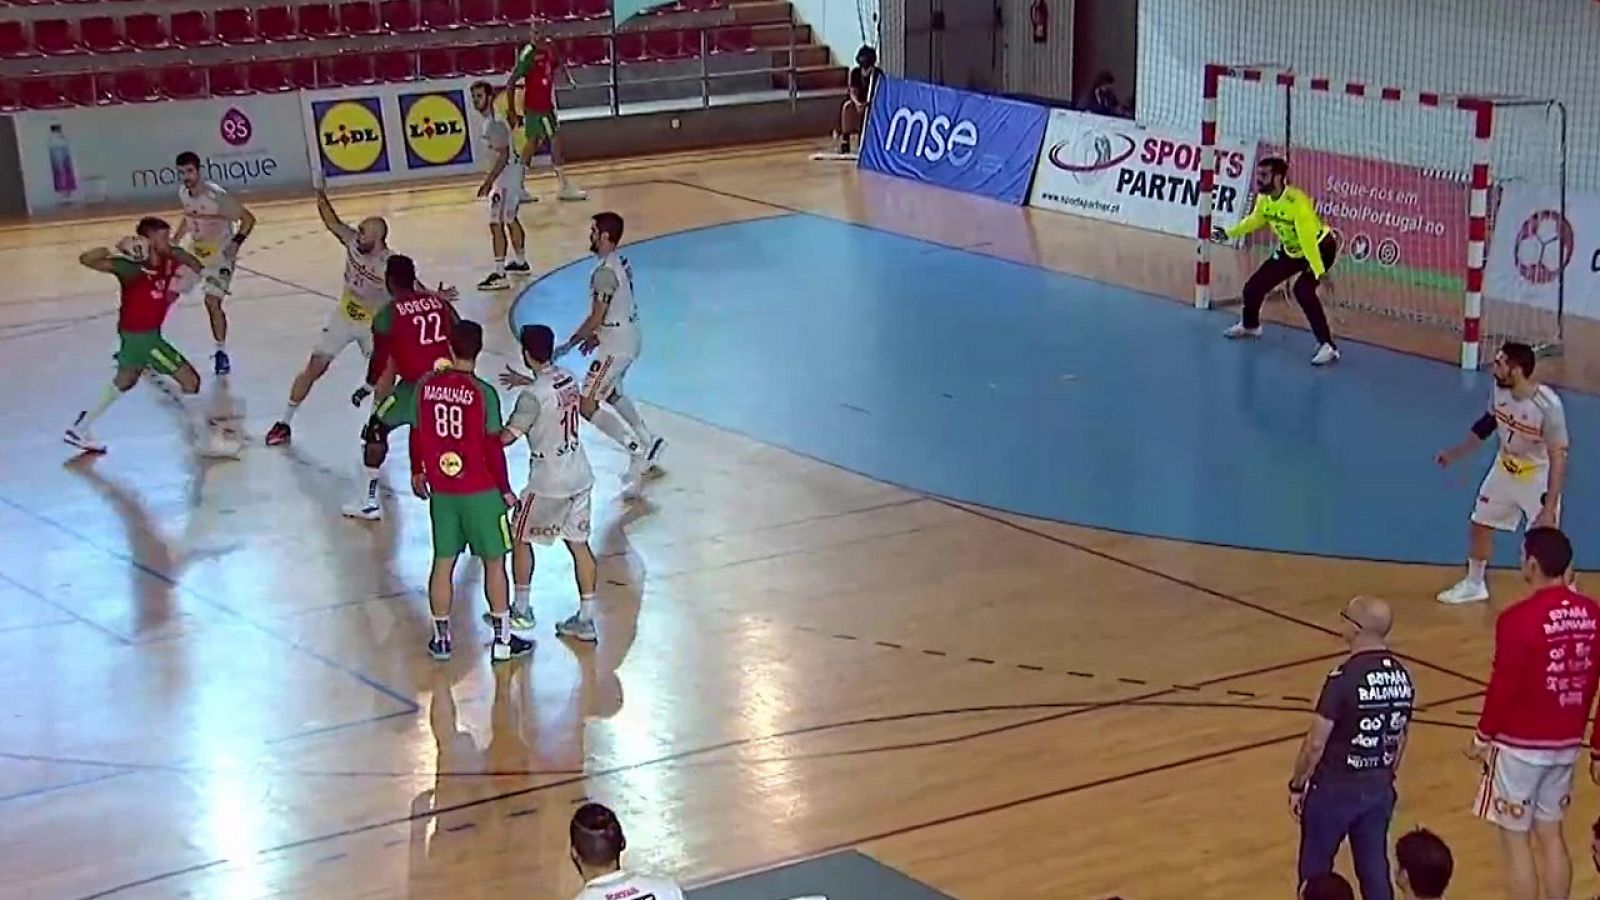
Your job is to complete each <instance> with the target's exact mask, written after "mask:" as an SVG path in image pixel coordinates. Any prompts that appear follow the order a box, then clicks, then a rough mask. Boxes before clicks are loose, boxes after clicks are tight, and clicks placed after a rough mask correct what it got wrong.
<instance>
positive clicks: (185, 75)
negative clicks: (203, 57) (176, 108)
mask: <svg viewBox="0 0 1600 900" xmlns="http://www.w3.org/2000/svg"><path fill="white" fill-rule="evenodd" d="M156 90H157V91H158V92H159V93H160V94H161V96H163V97H165V98H167V99H168V100H193V99H195V98H196V97H204V96H206V93H207V91H206V73H205V70H204V69H200V68H197V67H195V66H174V67H172V68H170V69H162V70H161V75H160V77H159V78H158V79H157V83H156Z"/></svg>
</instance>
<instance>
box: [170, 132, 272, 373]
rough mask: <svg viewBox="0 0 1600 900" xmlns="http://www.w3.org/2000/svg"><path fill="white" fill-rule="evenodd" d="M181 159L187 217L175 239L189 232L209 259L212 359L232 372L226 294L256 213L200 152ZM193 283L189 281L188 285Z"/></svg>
mask: <svg viewBox="0 0 1600 900" xmlns="http://www.w3.org/2000/svg"><path fill="white" fill-rule="evenodd" d="M176 163H177V166H178V177H179V178H181V179H182V180H183V184H182V185H180V186H179V187H178V202H179V203H181V204H183V221H181V222H179V223H178V233H177V234H176V235H174V237H173V242H174V243H180V244H181V243H182V242H183V238H184V236H185V235H188V236H189V237H191V238H192V239H193V242H192V243H191V244H190V247H191V248H192V250H193V252H194V255H195V256H196V257H198V258H199V260H200V261H201V262H202V263H205V266H206V268H205V272H204V273H203V275H202V277H201V278H200V279H199V280H200V281H201V283H202V284H203V285H204V291H205V300H206V317H207V318H208V319H210V320H211V337H212V338H213V339H215V340H216V342H217V349H216V352H215V353H213V354H212V362H213V364H214V370H215V372H216V374H218V375H226V374H228V373H229V372H232V371H233V361H232V360H230V359H229V358H228V314H227V313H226V312H224V311H223V309H222V300H223V298H224V297H226V296H227V295H228V290H229V288H230V287H232V285H233V270H234V260H235V258H236V257H237V256H238V255H239V248H240V247H241V246H243V245H244V242H245V240H246V239H248V238H249V237H250V232H251V231H253V230H255V227H256V217H255V215H254V214H252V213H251V212H250V210H248V209H246V208H245V206H244V204H242V203H240V202H239V201H238V199H237V198H235V197H234V196H233V195H232V194H229V193H228V192H227V191H225V190H223V189H222V186H221V185H218V184H216V183H214V182H210V181H206V180H205V179H203V178H202V177H201V175H200V157H199V155H197V154H195V153H193V152H190V151H187V150H186V151H184V152H183V153H179V154H178V158H177V160H176ZM190 286H191V285H185V286H184V288H183V290H185V291H187V290H188V288H189V287H190Z"/></svg>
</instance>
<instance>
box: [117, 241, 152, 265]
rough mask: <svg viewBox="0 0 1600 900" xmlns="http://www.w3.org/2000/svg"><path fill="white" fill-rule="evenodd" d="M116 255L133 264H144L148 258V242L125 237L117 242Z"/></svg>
mask: <svg viewBox="0 0 1600 900" xmlns="http://www.w3.org/2000/svg"><path fill="white" fill-rule="evenodd" d="M117 254H118V255H119V256H124V257H127V258H128V259H131V260H133V261H134V262H144V261H145V260H147V259H149V258H150V242H149V241H147V240H145V239H144V238H142V237H125V238H123V239H122V240H120V241H117Z"/></svg>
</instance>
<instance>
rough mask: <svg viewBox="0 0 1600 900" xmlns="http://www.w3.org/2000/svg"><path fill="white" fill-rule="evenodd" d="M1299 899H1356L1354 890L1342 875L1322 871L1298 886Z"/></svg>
mask: <svg viewBox="0 0 1600 900" xmlns="http://www.w3.org/2000/svg"><path fill="white" fill-rule="evenodd" d="M1300 900H1356V892H1355V889H1354V888H1352V887H1350V882H1348V881H1345V880H1344V876H1343V875H1340V874H1339V873H1338V872H1323V873H1322V874H1321V875H1317V876H1314V877H1312V878H1311V879H1309V880H1307V881H1306V883H1305V884H1302V885H1301V886H1300Z"/></svg>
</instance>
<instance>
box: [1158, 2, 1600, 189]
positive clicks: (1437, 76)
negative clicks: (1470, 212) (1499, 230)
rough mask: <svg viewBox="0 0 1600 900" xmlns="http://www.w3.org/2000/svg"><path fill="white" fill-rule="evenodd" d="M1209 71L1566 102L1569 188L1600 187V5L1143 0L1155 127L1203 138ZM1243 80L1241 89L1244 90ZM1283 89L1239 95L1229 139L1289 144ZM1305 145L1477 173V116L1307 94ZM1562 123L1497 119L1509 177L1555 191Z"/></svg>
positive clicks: (1498, 167) (1233, 102) (1230, 97)
mask: <svg viewBox="0 0 1600 900" xmlns="http://www.w3.org/2000/svg"><path fill="white" fill-rule="evenodd" d="M1207 62H1225V63H1234V64H1245V63H1249V64H1277V65H1280V66H1284V67H1287V68H1290V69H1292V70H1293V71H1295V72H1296V73H1297V74H1299V75H1304V76H1310V75H1326V76H1329V77H1332V78H1335V79H1338V80H1341V81H1343V80H1352V81H1362V82H1366V83H1368V84H1374V85H1393V86H1395V87H1401V88H1410V89H1416V90H1432V91H1440V92H1450V93H1480V94H1498V95H1520V96H1524V97H1530V98H1536V99H1556V100H1560V101H1563V102H1564V103H1565V105H1566V108H1567V113H1568V120H1569V137H1568V142H1567V146H1568V150H1567V155H1568V166H1569V170H1568V184H1569V186H1571V187H1572V188H1575V189H1584V188H1600V3H1596V2H1594V0H1315V2H1312V0H1141V7H1140V15H1139V83H1138V94H1137V96H1138V102H1137V112H1138V116H1139V119H1140V120H1141V121H1145V122H1150V123H1158V124H1163V125H1170V126H1174V127H1177V128H1180V129H1184V130H1190V129H1193V130H1194V131H1195V132H1196V133H1198V130H1199V127H1200V103H1201V79H1202V71H1203V66H1204V65H1205V63H1207ZM1230 81H1231V79H1230ZM1283 93H1284V92H1283V91H1281V90H1280V89H1271V88H1265V87H1260V86H1255V87H1251V86H1244V85H1238V84H1234V85H1230V86H1229V87H1228V88H1227V89H1226V91H1225V92H1224V93H1223V95H1222V96H1221V105H1222V110H1221V114H1220V116H1219V118H1220V120H1221V122H1220V124H1221V126H1222V128H1223V130H1224V132H1225V133H1226V134H1232V135H1236V136H1240V137H1247V136H1250V135H1251V133H1254V135H1255V136H1259V137H1271V136H1274V135H1278V136H1281V134H1282V129H1283V124H1284V97H1283ZM1293 103H1294V107H1293V120H1292V121H1293V131H1294V141H1295V143H1296V144H1300V145H1306V146H1321V147H1322V148H1323V149H1328V150H1335V151H1344V152H1351V153H1357V154H1361V155H1368V156H1374V157H1376V158H1381V159H1388V160H1393V161H1397V162H1408V163H1412V164H1416V165H1423V166H1428V167H1434V168H1440V169H1446V170H1449V171H1463V170H1464V167H1465V166H1466V164H1467V160H1468V153H1469V147H1468V142H1467V134H1468V132H1466V131H1465V130H1464V129H1465V128H1466V125H1465V124H1464V121H1463V119H1464V114H1461V113H1455V112H1440V111H1426V110H1422V109H1420V108H1410V109H1398V108H1396V107H1397V105H1396V104H1387V103H1378V102H1371V101H1367V102H1360V101H1346V100H1342V99H1340V98H1331V97H1328V96H1327V95H1314V94H1309V93H1308V92H1304V91H1296V92H1295V93H1294V99H1293ZM1557 142H1558V137H1557V127H1556V119H1555V117H1554V116H1553V115H1551V114H1549V113H1547V111H1546V110H1545V109H1542V108H1539V109H1522V110H1515V111H1512V110H1506V111H1503V113H1502V114H1500V115H1499V116H1498V118H1497V123H1496V140H1495V160H1494V166H1495V173H1496V175H1495V177H1496V178H1497V179H1507V178H1512V179H1526V180H1530V181H1538V180H1547V179H1549V178H1551V177H1553V175H1552V173H1553V172H1554V169H1555V156H1556V154H1555V147H1556V146H1557Z"/></svg>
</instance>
